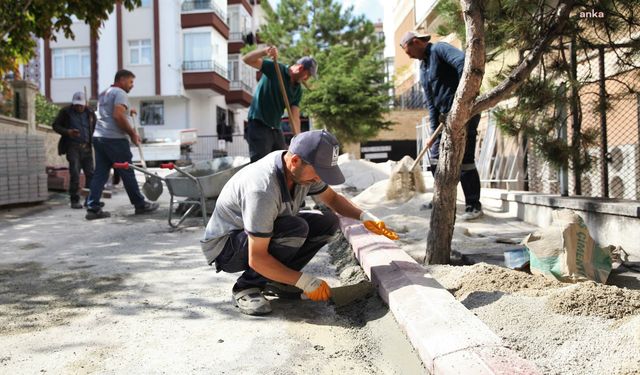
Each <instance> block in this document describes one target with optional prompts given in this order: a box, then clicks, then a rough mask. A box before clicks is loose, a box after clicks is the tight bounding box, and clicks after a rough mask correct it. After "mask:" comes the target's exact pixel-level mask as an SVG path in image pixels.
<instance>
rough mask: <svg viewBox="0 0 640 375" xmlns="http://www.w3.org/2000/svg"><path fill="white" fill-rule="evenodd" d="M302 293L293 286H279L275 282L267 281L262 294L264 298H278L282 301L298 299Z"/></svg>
mask: <svg viewBox="0 0 640 375" xmlns="http://www.w3.org/2000/svg"><path fill="white" fill-rule="evenodd" d="M302 293H304V291H303V290H302V289H300V288H297V287H295V286H293V285H286V284H281V283H279V282H276V281H268V282H267V284H266V285H265V286H264V290H263V291H262V294H263V295H265V296H271V297H278V298H283V299H300V296H301V295H302Z"/></svg>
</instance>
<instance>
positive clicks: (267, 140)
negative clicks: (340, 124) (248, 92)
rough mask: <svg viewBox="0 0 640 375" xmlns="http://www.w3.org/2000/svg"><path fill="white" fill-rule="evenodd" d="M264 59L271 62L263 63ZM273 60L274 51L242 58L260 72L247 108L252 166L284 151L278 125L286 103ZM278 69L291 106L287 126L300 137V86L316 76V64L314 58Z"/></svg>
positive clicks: (284, 145)
mask: <svg viewBox="0 0 640 375" xmlns="http://www.w3.org/2000/svg"><path fill="white" fill-rule="evenodd" d="M266 56H269V57H271V59H266V58H265V57H266ZM274 58H275V59H277V58H278V49H277V48H276V47H266V48H263V49H258V50H255V51H252V52H250V53H248V54H246V55H245V56H244V57H243V58H242V60H243V61H244V62H245V63H246V64H248V65H250V66H252V67H254V68H256V69H258V70H260V71H261V72H262V77H261V78H260V82H258V86H257V87H256V90H255V92H254V93H253V99H252V100H251V107H249V116H248V119H249V125H248V127H247V129H246V133H245V138H246V140H247V142H248V143H249V154H250V157H251V162H255V161H257V160H259V159H261V158H263V157H264V156H265V155H267V154H268V153H270V152H271V151H275V150H285V149H286V148H287V145H286V143H285V139H284V134H283V133H282V125H281V121H282V120H281V119H282V114H283V113H284V110H285V102H284V98H283V96H282V93H281V91H280V85H279V83H278V76H277V73H276V64H275V63H274V61H273V59H274ZM278 69H280V71H281V72H282V80H283V81H284V86H285V91H286V94H287V98H288V99H289V103H290V106H291V113H290V116H291V117H292V118H290V119H289V123H290V124H291V129H292V130H293V133H294V135H295V134H298V133H300V107H299V106H300V100H301V99H302V86H301V84H304V83H305V82H306V81H307V80H308V79H309V77H311V76H313V77H315V76H316V74H317V71H318V64H317V62H316V60H315V59H314V58H312V57H309V56H305V57H302V58H301V59H299V60H298V61H297V62H296V64H294V65H291V66H286V65H284V64H280V63H278Z"/></svg>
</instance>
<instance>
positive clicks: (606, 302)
mask: <svg viewBox="0 0 640 375" xmlns="http://www.w3.org/2000/svg"><path fill="white" fill-rule="evenodd" d="M386 185H387V184H386V181H380V182H378V183H376V184H374V185H373V186H371V187H370V188H368V189H367V190H365V191H364V192H362V193H360V194H359V195H358V196H357V197H355V198H354V201H356V202H358V203H359V204H360V205H362V206H365V207H368V208H369V209H370V210H371V211H372V212H374V213H375V214H376V215H377V216H378V217H380V218H382V219H383V220H385V222H386V223H387V224H388V225H389V226H390V227H392V228H395V229H397V230H398V232H399V233H400V236H401V238H400V241H399V245H400V246H401V248H402V249H403V250H405V251H406V252H407V253H409V254H410V255H411V256H412V257H413V258H414V259H416V261H418V262H422V260H423V258H424V254H425V248H426V238H427V234H428V227H429V217H430V214H431V211H430V210H427V209H426V207H425V203H427V202H429V201H430V200H431V193H427V194H421V195H418V196H415V197H413V198H412V199H411V200H409V201H406V202H402V201H388V200H382V201H381V200H380V197H384V192H385V189H386ZM427 186H428V187H430V184H429V182H428V183H427ZM458 197H459V201H460V197H463V195H462V192H461V191H459V192H458ZM461 208H463V207H460V206H459V207H458V212H461V211H462V209H461ZM536 229H537V228H536V227H535V226H532V225H529V224H526V223H523V222H520V221H518V220H517V219H514V218H509V217H507V216H505V214H503V213H500V212H492V211H491V210H490V209H487V208H485V216H484V217H482V218H481V219H478V220H476V221H472V222H462V221H460V220H458V221H457V223H456V227H455V230H454V239H453V243H452V248H453V250H454V251H456V252H458V253H459V254H461V255H464V257H465V259H466V260H467V261H468V260H471V261H473V262H474V263H475V262H489V263H494V264H495V263H502V262H503V255H502V254H503V252H504V250H506V249H509V248H513V246H514V244H516V243H517V242H519V241H521V240H522V238H524V236H525V235H526V234H528V233H531V232H533V231H535V230H536ZM427 268H428V270H429V272H430V273H432V274H433V276H434V278H435V279H436V280H438V282H440V283H441V284H442V285H443V286H444V287H445V288H447V289H448V290H449V291H450V292H451V293H452V294H453V295H454V296H455V297H456V298H457V299H458V300H459V301H460V302H461V303H462V304H463V305H464V306H466V307H467V308H468V309H469V310H470V311H471V312H473V313H474V314H475V315H477V316H478V317H479V318H480V319H481V320H482V321H483V322H484V323H485V324H486V325H487V326H488V327H489V328H490V329H492V330H493V331H494V332H495V333H496V334H497V335H499V336H500V337H501V338H502V339H503V340H504V343H505V345H507V346H508V347H510V348H512V349H514V350H516V351H517V352H518V353H519V355H521V356H522V357H523V358H526V359H528V360H531V361H532V362H534V363H535V364H536V365H537V366H538V367H539V368H540V370H541V371H542V372H543V373H544V374H562V375H571V374H575V375H582V374H590V375H610V374H619V375H630V374H640V288H638V285H639V284H638V278H637V276H638V275H637V274H636V275H635V276H636V278H633V277H632V276H631V277H629V276H625V277H627V279H624V278H622V277H620V276H619V275H616V274H612V275H611V276H610V278H609V282H610V283H618V284H621V285H626V286H627V287H628V288H621V287H618V286H614V285H601V284H596V283H593V282H585V283H580V284H575V285H574V284H563V283H560V282H556V281H549V280H547V279H545V278H543V277H541V276H533V275H531V274H528V273H525V272H521V271H514V270H509V269H506V268H504V267H499V266H496V265H492V264H487V263H478V264H475V265H472V266H469V265H467V266H448V265H445V266H428V267H427ZM621 280H622V281H621Z"/></svg>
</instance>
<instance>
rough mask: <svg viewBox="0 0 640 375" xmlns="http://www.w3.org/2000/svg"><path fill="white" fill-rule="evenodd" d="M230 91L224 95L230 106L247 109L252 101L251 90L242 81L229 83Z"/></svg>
mask: <svg viewBox="0 0 640 375" xmlns="http://www.w3.org/2000/svg"><path fill="white" fill-rule="evenodd" d="M229 86H230V91H229V93H228V94H227V95H226V97H227V104H228V105H230V106H238V107H245V108H246V107H249V106H250V105H251V100H252V99H253V95H252V94H253V88H252V87H251V86H249V85H248V84H246V83H245V82H243V81H231V83H230V85H229Z"/></svg>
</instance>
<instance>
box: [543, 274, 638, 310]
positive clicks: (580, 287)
mask: <svg viewBox="0 0 640 375" xmlns="http://www.w3.org/2000/svg"><path fill="white" fill-rule="evenodd" d="M547 306H548V307H549V308H550V309H551V310H553V311H554V312H556V313H558V314H568V315H581V316H589V315H590V316H599V317H602V318H607V319H622V318H624V317H626V316H629V315H636V314H640V291H637V290H628V289H621V288H618V287H616V286H610V285H602V284H597V283H595V282H592V281H587V282H584V283H579V284H576V285H572V286H570V287H567V288H563V289H561V290H558V291H556V292H554V293H553V294H551V295H550V296H549V299H548V301H547Z"/></svg>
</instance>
